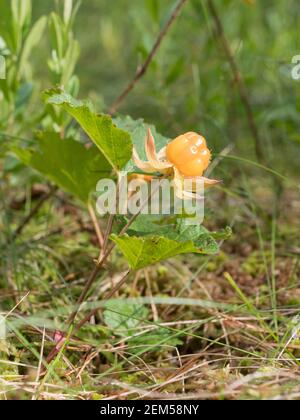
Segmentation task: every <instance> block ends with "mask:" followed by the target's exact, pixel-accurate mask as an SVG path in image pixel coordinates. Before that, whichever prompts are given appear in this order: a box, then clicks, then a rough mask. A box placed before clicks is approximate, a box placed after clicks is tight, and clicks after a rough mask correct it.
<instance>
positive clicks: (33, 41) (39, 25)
mask: <svg viewBox="0 0 300 420" xmlns="http://www.w3.org/2000/svg"><path fill="white" fill-rule="evenodd" d="M46 24H47V18H46V16H42V17H41V18H40V19H39V20H38V21H37V22H36V23H35V24H34V25H33V27H32V29H31V31H30V32H29V34H28V37H27V38H26V41H25V43H24V46H23V49H22V54H21V58H20V63H19V66H18V69H19V73H21V72H22V71H23V70H24V69H25V65H26V63H27V61H28V58H29V56H30V54H31V52H32V51H33V49H34V48H35V47H36V46H37V45H38V44H39V43H40V40H41V39H42V37H43V33H44V31H45V28H46Z"/></svg>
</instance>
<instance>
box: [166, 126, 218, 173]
mask: <svg viewBox="0 0 300 420" xmlns="http://www.w3.org/2000/svg"><path fill="white" fill-rule="evenodd" d="M167 159H168V160H169V161H170V162H171V163H172V164H173V165H174V166H175V167H176V168H177V169H178V170H179V172H180V173H181V174H182V175H183V176H186V177H196V176H202V175H203V173H204V171H205V170H206V169H207V168H208V166H209V164H210V160H211V152H210V150H209V149H208V148H207V144H206V140H205V138H204V137H202V136H200V134H197V133H192V132H189V133H186V134H183V135H181V136H179V137H177V138H176V139H175V140H173V141H171V143H169V144H168V146H167Z"/></svg>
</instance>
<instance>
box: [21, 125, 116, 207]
mask: <svg viewBox="0 0 300 420" xmlns="http://www.w3.org/2000/svg"><path fill="white" fill-rule="evenodd" d="M38 143H39V149H38V150H35V151H29V150H23V149H20V148H18V149H14V152H15V153H16V155H17V156H18V157H19V158H20V159H21V161H22V162H23V163H24V164H26V165H28V166H30V167H32V168H33V169H35V170H37V171H38V172H40V173H41V174H42V175H44V176H45V177H46V178H48V179H49V180H50V181H52V182H54V183H55V184H57V185H58V186H59V187H61V188H62V189H63V190H65V191H67V192H69V193H71V194H73V195H74V196H75V197H77V198H78V199H79V200H81V201H82V202H83V203H87V202H88V199H89V195H90V193H91V192H92V191H95V190H96V185H97V182H98V181H99V180H100V179H101V178H104V177H106V176H108V175H109V174H110V172H111V167H110V165H109V163H108V162H107V161H106V159H105V158H104V156H103V155H101V153H100V152H99V151H98V149H97V148H95V147H93V148H90V149H87V148H86V147H85V146H84V145H83V144H81V143H79V142H77V141H75V140H73V139H65V140H62V139H61V138H60V137H59V136H58V134H56V133H42V134H40V135H39V136H38Z"/></svg>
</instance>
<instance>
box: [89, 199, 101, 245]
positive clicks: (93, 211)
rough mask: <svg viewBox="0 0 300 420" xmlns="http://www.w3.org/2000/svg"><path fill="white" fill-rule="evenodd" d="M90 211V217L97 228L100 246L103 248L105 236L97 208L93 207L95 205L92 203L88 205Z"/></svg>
mask: <svg viewBox="0 0 300 420" xmlns="http://www.w3.org/2000/svg"><path fill="white" fill-rule="evenodd" d="M88 211H89V214H90V218H91V220H92V222H93V225H94V229H95V232H96V235H97V239H98V243H99V246H100V248H103V245H104V237H103V234H102V231H101V228H100V225H99V222H98V219H97V216H96V213H95V210H94V209H93V206H92V205H91V204H89V205H88Z"/></svg>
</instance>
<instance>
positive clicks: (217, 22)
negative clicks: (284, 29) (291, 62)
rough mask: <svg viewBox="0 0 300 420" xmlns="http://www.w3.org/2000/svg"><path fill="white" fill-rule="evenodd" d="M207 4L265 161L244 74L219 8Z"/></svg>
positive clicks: (259, 156) (258, 153)
mask: <svg viewBox="0 0 300 420" xmlns="http://www.w3.org/2000/svg"><path fill="white" fill-rule="evenodd" d="M207 5H208V9H209V11H210V14H211V16H212V18H213V20H214V24H215V29H216V34H217V36H218V38H219V40H220V43H221V45H222V47H223V49H224V52H225V55H226V58H227V61H228V63H229V65H230V68H231V71H232V74H233V77H234V81H235V83H236V85H237V87H238V90H239V95H240V98H241V101H242V104H243V106H244V108H245V111H246V115H247V120H248V125H249V129H250V131H251V133H252V135H253V138H254V142H255V152H256V156H257V159H258V161H259V162H262V163H263V162H265V157H264V153H263V150H262V139H261V137H260V134H259V130H258V127H257V125H256V122H255V118H254V112H253V109H252V105H251V102H250V99H249V94H248V91H247V88H246V85H245V82H244V80H243V77H242V74H241V72H240V70H239V67H238V64H237V62H236V60H235V57H234V54H233V52H232V49H231V47H230V44H229V42H228V40H227V38H226V34H225V31H224V27H223V24H222V21H221V18H220V16H219V14H218V12H217V9H216V7H215V5H214V1H213V0H207Z"/></svg>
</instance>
